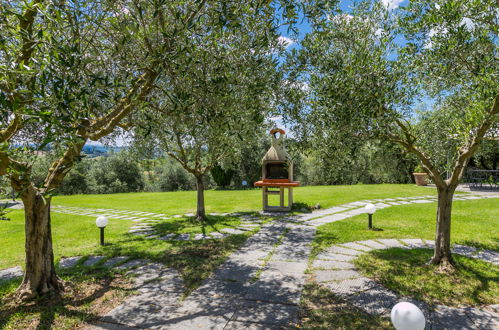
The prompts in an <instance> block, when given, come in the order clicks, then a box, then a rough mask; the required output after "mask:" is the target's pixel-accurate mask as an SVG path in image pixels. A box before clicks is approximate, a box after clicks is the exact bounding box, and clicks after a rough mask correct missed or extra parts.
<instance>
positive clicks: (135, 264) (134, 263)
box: [116, 259, 146, 270]
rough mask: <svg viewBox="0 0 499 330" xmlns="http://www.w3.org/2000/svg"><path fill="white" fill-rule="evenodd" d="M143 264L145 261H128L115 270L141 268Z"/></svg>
mask: <svg viewBox="0 0 499 330" xmlns="http://www.w3.org/2000/svg"><path fill="white" fill-rule="evenodd" d="M145 263H146V261H145V260H142V259H135V260H130V261H128V262H126V263H124V264H123V265H120V266H118V267H116V269H118V270H123V269H129V268H134V267H139V266H142V265H143V264H145Z"/></svg>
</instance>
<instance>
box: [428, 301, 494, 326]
mask: <svg viewBox="0 0 499 330" xmlns="http://www.w3.org/2000/svg"><path fill="white" fill-rule="evenodd" d="M432 318H433V322H434V323H435V324H436V325H437V327H438V328H442V329H475V323H474V322H473V321H472V320H471V318H469V317H468V315H467V314H466V312H465V310H464V309H462V308H453V307H448V306H442V305H438V306H436V308H435V309H434V310H433V313H432ZM480 329H484V328H480Z"/></svg>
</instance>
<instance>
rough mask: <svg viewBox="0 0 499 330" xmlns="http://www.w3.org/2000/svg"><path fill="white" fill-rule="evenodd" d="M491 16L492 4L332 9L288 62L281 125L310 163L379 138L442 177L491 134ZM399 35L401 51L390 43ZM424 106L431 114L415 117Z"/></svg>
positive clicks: (424, 2)
mask: <svg viewBox="0 0 499 330" xmlns="http://www.w3.org/2000/svg"><path fill="white" fill-rule="evenodd" d="M331 3H334V2H333V1H331ZM493 8H494V2H493V1H491V0H489V1H472V2H469V1H465V0H458V1H439V2H437V3H435V2H434V1H428V0H416V1H410V3H409V5H408V6H406V7H400V8H399V9H397V10H395V11H390V10H389V9H386V8H384V7H383V6H382V5H381V3H380V2H378V1H362V2H359V3H357V4H356V5H355V6H354V8H353V10H352V12H351V13H350V15H347V14H345V13H343V12H342V11H341V10H340V9H339V8H338V7H336V8H334V9H333V10H331V11H330V13H329V16H328V17H327V19H326V18H324V17H323V18H322V19H318V20H314V21H313V26H312V31H311V32H310V33H309V34H307V36H306V37H305V38H304V40H303V42H302V46H303V47H302V49H300V50H297V51H294V52H292V53H291V54H290V56H289V57H288V59H287V62H286V68H287V69H288V80H287V84H286V87H287V88H285V91H286V94H285V95H286V98H285V100H284V101H283V105H284V109H285V111H284V114H285V117H286V118H288V119H289V120H291V121H292V123H293V124H294V126H295V128H297V129H298V132H297V137H298V138H299V140H300V141H301V142H303V143H306V147H307V148H308V149H309V150H313V154H314V156H315V157H318V155H320V154H324V155H327V154H328V153H329V154H330V155H338V156H339V158H344V159H348V158H349V157H348V156H350V154H351V153H352V151H353V150H360V148H362V146H363V145H364V143H365V142H364V141H366V140H371V139H372V138H376V137H378V138H380V139H383V140H393V141H397V142H399V143H400V142H401V141H402V142H404V141H405V143H406V145H408V146H411V147H414V148H413V149H408V150H410V152H414V150H418V151H420V152H421V153H419V154H418V153H417V152H414V153H416V154H418V155H419V157H420V158H421V155H425V156H426V157H427V158H429V162H430V163H431V164H432V165H433V167H434V169H435V171H434V172H435V173H443V172H444V171H447V172H449V171H450V170H451V169H452V168H453V167H454V164H455V160H456V159H457V157H458V151H459V150H460V148H465V149H466V146H469V145H471V144H472V143H473V141H474V140H473V139H474V137H475V136H476V135H477V132H478V127H480V125H482V124H483V123H485V122H486V121H487V120H490V121H491V122H492V125H491V128H490V130H489V132H495V131H496V130H497V125H498V121H497V115H495V116H492V117H490V118H489V115H487V113H488V112H489V111H490V109H491V105H492V104H493V100H494V98H495V97H496V95H497V72H498V71H499V70H498V68H499V67H498V65H499V62H498V61H497V60H495V49H497V38H495V37H494V36H495V35H497V24H496V17H495V14H494V12H495V10H494V9H493ZM400 35H403V36H404V37H405V39H406V42H405V43H404V44H401V43H396V42H394V40H395V38H397V37H400ZM303 86H306V88H303ZM422 100H423V101H425V102H426V103H427V104H428V105H431V106H432V109H431V110H429V111H424V112H416V111H415V108H416V105H418V104H419V103H420V102H421V101H422ZM477 143H480V139H478V140H477ZM463 146H464V147H463ZM319 158H321V159H325V157H320V156H319ZM350 158H351V156H350ZM346 162H347V163H348V161H346ZM350 163H352V162H351V161H350ZM353 163H354V164H357V163H358V162H357V161H355V162H353ZM354 172H355V173H358V172H359V171H358V170H354ZM353 180H354V181H355V178H353Z"/></svg>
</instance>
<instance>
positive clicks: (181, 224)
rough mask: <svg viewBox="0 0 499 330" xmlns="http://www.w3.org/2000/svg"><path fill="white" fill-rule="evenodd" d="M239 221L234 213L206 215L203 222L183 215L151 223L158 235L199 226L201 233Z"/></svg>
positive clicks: (232, 224) (234, 225) (229, 225)
mask: <svg viewBox="0 0 499 330" xmlns="http://www.w3.org/2000/svg"><path fill="white" fill-rule="evenodd" d="M254 214H255V213H250V212H248V213H244V214H243V213H241V215H243V216H244V215H247V216H252V215H254ZM238 223H239V217H237V216H234V215H226V216H221V215H208V216H206V220H205V221H204V222H199V221H198V220H196V217H183V218H175V219H170V220H168V221H164V222H160V223H157V224H154V225H152V227H153V228H154V230H155V231H156V232H157V233H158V234H160V235H166V234H169V233H182V232H185V231H193V232H199V230H198V229H199V228H200V229H201V232H202V233H203V234H206V233H207V232H212V231H218V229H217V227H218V226H224V227H231V228H235V227H236V224H238Z"/></svg>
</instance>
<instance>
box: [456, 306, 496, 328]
mask: <svg viewBox="0 0 499 330" xmlns="http://www.w3.org/2000/svg"><path fill="white" fill-rule="evenodd" d="M464 310H465V313H466V315H467V316H468V318H470V319H471V321H473V323H474V324H475V327H476V328H477V329H490V330H492V329H499V314H498V313H494V312H492V311H485V310H480V309H477V308H472V307H467V308H464Z"/></svg>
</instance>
